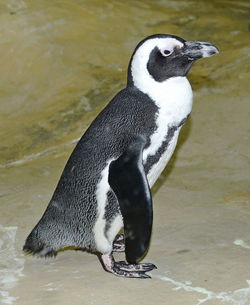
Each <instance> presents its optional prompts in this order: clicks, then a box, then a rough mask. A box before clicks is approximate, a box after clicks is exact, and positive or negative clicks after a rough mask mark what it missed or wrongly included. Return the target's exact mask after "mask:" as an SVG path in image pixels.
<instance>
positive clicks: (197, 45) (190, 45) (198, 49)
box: [182, 41, 219, 60]
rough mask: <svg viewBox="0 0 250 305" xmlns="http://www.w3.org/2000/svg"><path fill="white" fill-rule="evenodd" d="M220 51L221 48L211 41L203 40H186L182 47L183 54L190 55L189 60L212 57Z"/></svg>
mask: <svg viewBox="0 0 250 305" xmlns="http://www.w3.org/2000/svg"><path fill="white" fill-rule="evenodd" d="M218 53H219V50H218V49H217V48H216V46H214V45H213V44H211V43H209V42H202V41H186V42H185V43H184V47H183V48H182V54H183V55H185V56H188V59H189V60H196V59H199V58H202V57H210V56H213V55H215V54H218Z"/></svg>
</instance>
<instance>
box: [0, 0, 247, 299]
mask: <svg viewBox="0 0 250 305" xmlns="http://www.w3.org/2000/svg"><path fill="white" fill-rule="evenodd" d="M199 3H202V5H200V6H199V7H198V6H197V5H196V4H195V1H186V2H181V3H180V2H179V3H178V1H171V3H170V2H169V4H168V5H166V4H164V2H160V1H159V2H158V1H156V2H155V4H154V6H152V3H151V2H150V1H137V2H136V3H135V4H134V5H132V6H131V7H127V6H126V5H125V4H122V2H120V1H116V2H115V1H107V4H105V5H104V4H102V5H101V6H100V5H99V4H98V3H97V2H96V1H94V2H93V1H92V2H91V1H70V2H67V1H37V2H36V3H32V1H9V2H7V3H6V2H5V1H0V8H1V10H0V12H1V15H0V24H1V42H0V43H1V52H2V53H3V56H1V58H0V64H1V69H2V71H3V72H2V74H1V76H0V78H1V84H2V85H1V92H0V98H1V117H0V118H1V121H0V122H1V128H0V131H1V159H0V160H1V164H0V169H1V197H0V199H1V205H0V297H1V299H0V301H1V302H2V304H13V305H15V304H17V305H34V304H36V305H40V304H41V305H43V304H48V303H53V304H54V305H59V304H60V305H78V304H79V305H80V304H81V305H83V304H84V305H85V304H86V305H91V304H93V305H113V304H120V305H125V304H126V305H127V304H137V303H143V304H146V305H151V304H169V305H200V304H206V305H222V304H223V305H224V304H230V305H231V304H232V305H249V304H250V268H249V266H250V204H249V198H250V192H249V93H250V92H249V91H250V90H249V76H250V72H249V71H250V64H249V46H248V43H247V41H248V39H249V29H248V22H249V4H248V2H247V1H212V2H210V3H207V2H206V1H204V2H203V1H200V2H199ZM177 16H178V18H177ZM114 24H116V25H117V26H116V27H115V26H113V25H114ZM124 24H126V25H127V26H126V27H125V26H122V25H124ZM118 25H119V26H118ZM112 26H113V27H112ZM111 28H112V31H110V29H111ZM166 28H167V30H166ZM100 29H101V30H100ZM157 32H168V33H173V34H178V35H179V36H182V37H184V38H187V39H193V40H194V39H199V40H204V41H206V40H208V41H211V42H213V43H215V44H216V45H218V47H219V49H220V51H221V53H220V55H218V56H217V57H212V58H210V59H207V60H202V61H199V62H197V64H196V65H195V67H194V68H193V69H192V73H191V75H190V77H189V79H190V82H191V83H192V86H193V89H194V92H195V96H194V108H193V112H192V116H191V119H189V121H188V122H187V123H186V124H185V126H184V127H183V130H182V133H181V137H180V141H179V143H178V147H177V150H176V153H175V155H174V157H173V158H172V160H171V162H170V164H169V166H168V167H167V169H166V170H165V172H164V173H163V175H162V176H161V178H160V180H159V181H158V182H157V185H155V186H154V189H153V194H154V228H153V235H152V241H151V247H150V250H149V253H148V255H147V256H146V258H145V259H144V261H148V262H152V263H154V264H156V265H157V267H158V269H157V270H155V271H153V272H151V276H152V279H151V280H134V279H130V280H129V279H122V278H117V277H114V276H112V275H110V274H108V273H106V272H104V271H103V269H102V267H101V265H100V263H99V261H98V260H97V258H96V256H95V255H91V254H88V253H85V252H81V251H64V252H62V253H59V254H58V256H57V258H56V259H47V260H42V259H37V258H34V257H26V256H24V255H23V254H22V251H21V249H22V245H23V243H24V239H25V238H26V236H27V234H28V233H29V232H30V230H31V229H32V228H33V226H34V225H35V224H36V222H37V221H38V219H39V218H40V217H41V215H42V213H43V211H44V209H45V207H46V205H47V203H48V201H49V200H50V198H51V195H52V194H53V190H54V188H55V185H56V184H57V181H58V178H59V176H60V173H61V171H62V169H63V167H64V165H65V162H66V160H67V158H68V156H69V154H70V153H71V151H72V149H73V147H74V145H75V143H76V141H77V139H78V138H79V137H80V136H81V134H82V133H83V131H84V130H85V129H86V127H87V126H88V124H89V122H90V121H91V120H92V119H93V118H94V117H95V116H96V114H97V113H98V112H99V111H100V109H102V108H103V107H104V105H105V103H107V102H108V100H109V99H110V98H111V97H112V96H113V95H114V94H115V93H116V92H117V91H118V90H119V89H120V88H122V87H123V86H124V83H125V78H126V66H127V62H128V59H129V56H130V54H131V52H132V50H133V47H134V45H135V44H136V43H137V42H138V41H139V40H140V39H141V38H143V37H144V36H147V35H149V34H152V33H157ZM116 258H117V259H123V256H122V255H121V254H119V255H116Z"/></svg>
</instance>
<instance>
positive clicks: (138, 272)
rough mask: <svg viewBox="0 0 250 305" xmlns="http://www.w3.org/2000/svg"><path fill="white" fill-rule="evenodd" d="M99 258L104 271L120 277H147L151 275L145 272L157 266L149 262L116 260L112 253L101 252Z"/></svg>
mask: <svg viewBox="0 0 250 305" xmlns="http://www.w3.org/2000/svg"><path fill="white" fill-rule="evenodd" d="M99 258H100V261H101V263H102V265H103V268H104V269H105V270H106V271H108V272H110V273H113V274H114V275H116V276H121V277H128V278H140V279H147V278H151V277H150V276H149V275H148V274H146V272H148V271H151V270H153V269H156V268H157V267H156V266H155V265H154V264H150V263H143V264H129V263H127V262H125V261H120V262H116V261H115V260H114V258H113V255H112V254H103V255H101V256H99Z"/></svg>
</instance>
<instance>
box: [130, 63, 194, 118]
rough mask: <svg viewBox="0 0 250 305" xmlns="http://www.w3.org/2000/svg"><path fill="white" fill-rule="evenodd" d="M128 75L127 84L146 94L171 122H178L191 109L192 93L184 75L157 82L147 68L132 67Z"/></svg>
mask: <svg viewBox="0 0 250 305" xmlns="http://www.w3.org/2000/svg"><path fill="white" fill-rule="evenodd" d="M131 68H132V69H130V72H129V73H130V75H128V86H134V87H136V88H137V89H138V90H140V91H141V92H143V93H145V94H147V95H148V96H149V97H150V99H151V100H152V102H153V103H155V104H156V106H157V107H158V108H159V109H162V110H163V111H164V112H165V113H166V115H167V116H168V117H169V118H172V119H171V121H172V122H173V124H175V123H176V124H178V121H179V120H182V119H183V118H185V117H186V116H187V115H189V113H190V112H191V110H192V102H193V93H192V88H191V85H190V83H189V81H188V79H187V78H186V77H185V76H176V77H171V78H168V79H166V80H164V81H163V82H157V81H155V80H154V79H153V77H152V76H151V75H150V74H149V72H148V71H147V69H144V71H143V70H141V69H135V67H134V69H133V67H131Z"/></svg>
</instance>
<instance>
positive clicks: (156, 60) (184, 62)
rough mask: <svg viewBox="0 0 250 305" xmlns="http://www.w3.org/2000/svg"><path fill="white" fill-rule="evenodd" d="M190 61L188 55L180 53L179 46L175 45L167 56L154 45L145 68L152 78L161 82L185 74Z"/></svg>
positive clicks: (190, 63) (190, 64) (189, 66)
mask: <svg viewBox="0 0 250 305" xmlns="http://www.w3.org/2000/svg"><path fill="white" fill-rule="evenodd" d="M166 51H167V50H166ZM163 52H165V50H164V51H163ZM170 52H171V51H170ZM192 63H193V61H192V60H189V58H188V56H184V55H183V54H182V49H181V48H178V47H176V48H175V49H174V50H173V52H172V53H171V54H170V55H169V56H164V55H162V53H161V51H160V50H159V49H158V47H155V48H154V49H153V50H152V52H151V53H150V56H149V61H148V64H147V69H148V72H149V74H150V75H151V76H152V77H153V79H154V80H156V81H158V82H163V81H164V80H166V79H168V78H170V77H174V76H185V75H187V73H188V71H189V69H190V68H191V66H192Z"/></svg>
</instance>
